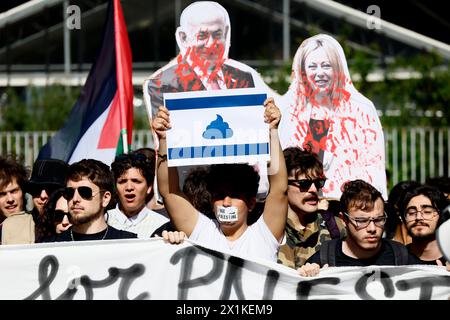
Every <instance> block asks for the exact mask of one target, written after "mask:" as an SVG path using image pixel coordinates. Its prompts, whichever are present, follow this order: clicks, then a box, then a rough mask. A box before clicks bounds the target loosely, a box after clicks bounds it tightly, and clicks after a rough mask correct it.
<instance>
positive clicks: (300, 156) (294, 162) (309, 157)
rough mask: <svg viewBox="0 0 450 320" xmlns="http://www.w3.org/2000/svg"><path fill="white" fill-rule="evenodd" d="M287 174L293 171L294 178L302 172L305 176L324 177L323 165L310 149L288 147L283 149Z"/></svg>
mask: <svg viewBox="0 0 450 320" xmlns="http://www.w3.org/2000/svg"><path fill="white" fill-rule="evenodd" d="M283 154H284V160H285V161H286V169H287V172H288V175H291V174H292V173H294V176H295V178H298V176H299V175H301V174H304V175H305V176H306V177H307V178H310V179H312V178H317V177H324V176H325V175H324V172H323V165H322V162H320V160H319V158H318V157H317V155H316V154H314V153H312V152H311V150H310V149H305V150H303V149H301V148H299V147H290V148H286V149H284V150H283Z"/></svg>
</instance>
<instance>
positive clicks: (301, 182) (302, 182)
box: [288, 178, 326, 192]
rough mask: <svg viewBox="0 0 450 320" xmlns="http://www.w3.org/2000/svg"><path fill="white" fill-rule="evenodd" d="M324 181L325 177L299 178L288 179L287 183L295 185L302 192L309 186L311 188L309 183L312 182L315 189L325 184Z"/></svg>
mask: <svg viewBox="0 0 450 320" xmlns="http://www.w3.org/2000/svg"><path fill="white" fill-rule="evenodd" d="M325 181H326V179H324V178H320V179H300V180H295V179H288V185H291V186H294V187H297V188H299V189H300V191H302V192H306V191H308V190H309V188H311V185H312V184H313V183H314V185H315V186H316V189H317V190H319V189H322V188H323V186H324V185H325Z"/></svg>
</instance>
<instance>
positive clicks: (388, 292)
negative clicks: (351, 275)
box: [355, 270, 395, 300]
mask: <svg viewBox="0 0 450 320" xmlns="http://www.w3.org/2000/svg"><path fill="white" fill-rule="evenodd" d="M374 275H375V270H373V271H372V272H370V273H366V274H363V275H362V276H361V277H360V278H359V279H358V281H356V284H355V292H356V294H357V295H358V297H360V298H361V299H364V300H375V299H374V297H372V296H371V295H370V294H369V293H368V292H367V290H366V288H367V282H368V280H369V279H370V278H371V277H372V276H374ZM380 281H381V284H382V285H383V288H384V296H385V297H387V298H392V297H393V296H394V293H395V288H394V284H393V283H392V280H391V277H390V276H389V275H388V274H387V273H386V272H383V271H381V272H380Z"/></svg>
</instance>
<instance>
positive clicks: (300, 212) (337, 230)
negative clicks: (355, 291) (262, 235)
mask: <svg viewBox="0 0 450 320" xmlns="http://www.w3.org/2000/svg"><path fill="white" fill-rule="evenodd" d="M283 153H284V159H285V161H286V167H287V171H288V174H289V176H288V201H289V206H288V219H287V223H286V229H285V233H286V244H284V245H283V246H281V248H280V252H279V253H278V262H280V263H282V264H284V265H285V266H288V267H291V268H294V269H297V268H299V267H301V266H302V265H303V264H305V262H306V260H307V259H308V258H309V257H311V256H312V255H313V254H314V253H315V252H316V251H318V250H319V249H320V246H321V244H322V243H323V242H324V241H326V240H330V239H335V238H341V237H343V236H344V235H345V227H344V223H343V222H342V220H341V219H340V218H339V217H335V216H334V214H333V213H332V212H331V211H328V210H326V209H328V208H327V207H328V201H327V200H325V199H323V200H319V193H320V191H321V188H322V186H323V185H324V183H325V180H326V179H325V175H324V172H323V165H322V163H321V162H320V160H319V159H318V157H317V156H316V155H315V154H313V153H312V152H310V151H308V150H302V149H301V148H299V147H291V148H286V149H285V150H283ZM319 209H324V210H319Z"/></svg>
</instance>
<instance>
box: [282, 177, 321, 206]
mask: <svg viewBox="0 0 450 320" xmlns="http://www.w3.org/2000/svg"><path fill="white" fill-rule="evenodd" d="M288 179H289V180H291V179H293V180H304V179H308V180H309V178H308V177H307V176H306V175H305V174H300V175H298V177H297V178H296V177H295V172H294V171H292V172H291V173H290V175H289V176H288ZM315 179H319V177H315V176H314V177H313V178H312V180H315ZM311 182H312V181H311ZM319 190H320V189H317V186H316V184H315V183H311V185H310V186H309V187H308V188H302V186H301V185H299V184H289V185H288V202H289V206H290V207H291V208H292V209H293V210H294V211H297V210H299V211H301V212H303V213H306V214H308V213H314V212H316V211H317V210H318V205H319Z"/></svg>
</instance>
